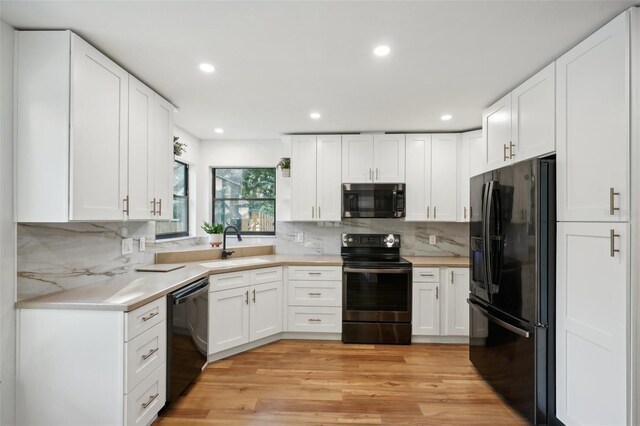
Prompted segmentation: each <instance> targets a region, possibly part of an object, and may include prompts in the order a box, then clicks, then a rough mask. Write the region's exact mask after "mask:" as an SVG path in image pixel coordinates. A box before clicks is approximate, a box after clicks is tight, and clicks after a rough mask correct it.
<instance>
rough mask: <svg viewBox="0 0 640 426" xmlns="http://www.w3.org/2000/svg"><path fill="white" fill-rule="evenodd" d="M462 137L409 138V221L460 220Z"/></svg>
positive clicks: (422, 136)
mask: <svg viewBox="0 0 640 426" xmlns="http://www.w3.org/2000/svg"><path fill="white" fill-rule="evenodd" d="M458 136H459V135H458V134H436V135H424V134H409V135H407V146H406V153H405V154H406V169H407V176H406V181H407V189H406V191H407V205H406V217H405V220H407V221H425V220H431V221H441V222H455V221H456V219H457V205H458V203H457V201H458V188H457V184H458Z"/></svg>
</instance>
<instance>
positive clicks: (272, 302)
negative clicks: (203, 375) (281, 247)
mask: <svg viewBox="0 0 640 426" xmlns="http://www.w3.org/2000/svg"><path fill="white" fill-rule="evenodd" d="M269 280H271V281H270V282H265V281H269ZM210 281H211V282H212V283H216V284H220V283H233V285H236V286H238V287H236V288H231V289H228V290H216V289H217V288H219V287H217V286H212V287H211V289H212V291H211V292H210V293H209V350H208V353H209V354H215V353H218V352H221V351H224V350H226V349H231V348H235V347H237V346H240V345H242V344H245V343H249V342H252V341H255V340H258V339H262V338H265V337H269V336H272V335H274V334H277V333H280V332H282V323H283V320H282V299H283V296H282V267H279V266H278V267H274V268H263V269H256V270H252V271H250V272H248V271H247V272H230V273H227V274H220V275H216V276H212V277H211V280H210Z"/></svg>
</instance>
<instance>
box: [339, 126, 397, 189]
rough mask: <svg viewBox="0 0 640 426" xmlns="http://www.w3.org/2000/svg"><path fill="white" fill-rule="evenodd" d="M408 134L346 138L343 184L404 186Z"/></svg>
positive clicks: (344, 139)
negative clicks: (402, 184) (394, 184)
mask: <svg viewBox="0 0 640 426" xmlns="http://www.w3.org/2000/svg"><path fill="white" fill-rule="evenodd" d="M404 158H405V135H397V134H382V135H343V136H342V182H344V183H403V182H404V180H405V160H404Z"/></svg>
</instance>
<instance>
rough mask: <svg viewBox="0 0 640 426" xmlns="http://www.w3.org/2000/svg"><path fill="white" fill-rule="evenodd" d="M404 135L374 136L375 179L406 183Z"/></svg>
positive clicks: (383, 181) (381, 181)
mask: <svg viewBox="0 0 640 426" xmlns="http://www.w3.org/2000/svg"><path fill="white" fill-rule="evenodd" d="M404 151H405V140H404V135H395V134H393V135H375V136H374V137H373V172H374V173H373V174H374V177H373V178H374V181H375V182H380V183H404V162H405V158H404V157H405V154H404Z"/></svg>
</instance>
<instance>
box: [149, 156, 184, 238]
mask: <svg viewBox="0 0 640 426" xmlns="http://www.w3.org/2000/svg"><path fill="white" fill-rule="evenodd" d="M173 162H174V163H178V164H180V165H182V166H184V193H185V194H184V195H177V194H176V193H174V192H173V188H172V194H171V195H172V197H173V202H174V203H175V201H176V198H181V199H186V201H187V202H186V206H187V214H186V231H182V232H165V233H163V234H158V233H156V240H168V239H171V238H183V237H189V236H191V233H190V232H189V215H190V213H191V212H190V206H189V164H188V163H185V162H184V161H179V160H175V159H174V160H173ZM156 229H157V225H156Z"/></svg>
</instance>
